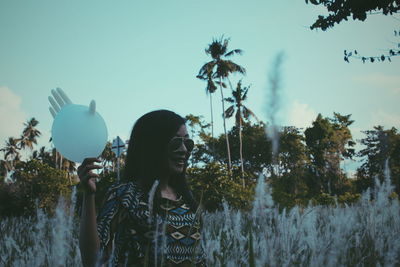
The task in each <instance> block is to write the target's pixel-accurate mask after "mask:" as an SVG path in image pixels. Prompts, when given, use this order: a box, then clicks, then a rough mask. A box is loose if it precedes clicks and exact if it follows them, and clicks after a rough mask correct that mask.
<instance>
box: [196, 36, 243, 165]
mask: <svg viewBox="0 0 400 267" xmlns="http://www.w3.org/2000/svg"><path fill="white" fill-rule="evenodd" d="M228 43H229V39H224V37H223V36H222V37H221V38H220V39H219V40H217V39H214V40H213V41H212V43H211V44H209V45H208V48H207V49H206V50H205V52H206V54H207V55H210V56H211V58H212V60H211V61H210V62H207V63H206V64H204V65H203V66H202V67H201V68H200V71H199V74H198V75H197V76H198V77H202V78H203V79H204V80H206V79H207V81H212V79H217V80H218V83H219V88H220V92H221V103H222V118H223V122H224V133H225V139H226V149H227V154H228V170H229V172H230V170H231V165H232V164H231V153H230V148H229V138H228V134H227V132H226V123H225V116H224V114H223V113H224V111H225V105H224V93H223V91H222V87H223V81H224V80H225V79H228V77H229V75H230V74H231V73H236V72H239V73H242V74H244V73H245V72H246V70H245V69H244V68H243V67H242V66H240V65H238V64H236V63H234V62H233V61H231V60H229V59H228V58H229V57H231V56H233V55H235V54H239V55H240V54H242V50H240V49H234V50H231V51H229V52H227V51H228ZM228 81H229V79H228Z"/></svg>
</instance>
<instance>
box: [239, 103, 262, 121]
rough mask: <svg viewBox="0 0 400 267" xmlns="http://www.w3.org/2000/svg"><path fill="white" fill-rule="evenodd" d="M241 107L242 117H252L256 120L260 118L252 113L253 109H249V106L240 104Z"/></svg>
mask: <svg viewBox="0 0 400 267" xmlns="http://www.w3.org/2000/svg"><path fill="white" fill-rule="evenodd" d="M242 107H243V117H244V118H245V119H246V120H248V119H249V118H250V117H253V118H255V119H256V121H257V122H259V121H260V120H259V119H258V118H257V116H256V114H254V112H253V111H251V110H250V109H249V108H247V107H246V106H242Z"/></svg>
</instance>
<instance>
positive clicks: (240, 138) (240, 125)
mask: <svg viewBox="0 0 400 267" xmlns="http://www.w3.org/2000/svg"><path fill="white" fill-rule="evenodd" d="M239 114H240V110H239ZM239 145H240V146H239V153H240V167H241V169H242V184H243V188H244V187H245V184H244V167H243V141H242V119H239Z"/></svg>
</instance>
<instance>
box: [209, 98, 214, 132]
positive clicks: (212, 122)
mask: <svg viewBox="0 0 400 267" xmlns="http://www.w3.org/2000/svg"><path fill="white" fill-rule="evenodd" d="M210 110H211V137H212V138H214V116H213V106H212V93H210Z"/></svg>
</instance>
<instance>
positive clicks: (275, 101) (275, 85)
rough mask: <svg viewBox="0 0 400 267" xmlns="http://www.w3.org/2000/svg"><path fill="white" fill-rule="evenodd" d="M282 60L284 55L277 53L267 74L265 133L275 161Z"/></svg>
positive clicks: (277, 143)
mask: <svg viewBox="0 0 400 267" xmlns="http://www.w3.org/2000/svg"><path fill="white" fill-rule="evenodd" d="M283 59H284V53H283V51H282V52H279V53H278V54H277V55H276V57H275V59H274V61H273V65H272V70H271V71H270V73H269V74H268V82H269V86H268V97H267V110H266V111H267V119H268V122H269V124H268V127H267V129H266V133H267V136H268V138H269V139H270V140H271V142H272V155H273V159H274V161H275V159H276V156H277V154H278V147H279V126H278V118H277V117H278V111H279V109H280V103H281V99H280V90H281V87H282V84H281V83H282V78H281V66H282V62H283Z"/></svg>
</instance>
